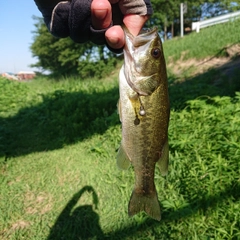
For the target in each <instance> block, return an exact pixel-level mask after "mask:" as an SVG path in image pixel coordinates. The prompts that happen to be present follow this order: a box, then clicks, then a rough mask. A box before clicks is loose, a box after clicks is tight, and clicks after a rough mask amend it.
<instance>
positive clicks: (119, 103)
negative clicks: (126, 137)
mask: <svg viewBox="0 0 240 240" xmlns="http://www.w3.org/2000/svg"><path fill="white" fill-rule="evenodd" d="M117 110H118V114H119V119H120V121H121V122H122V111H121V102H120V99H119V100H118V103H117Z"/></svg>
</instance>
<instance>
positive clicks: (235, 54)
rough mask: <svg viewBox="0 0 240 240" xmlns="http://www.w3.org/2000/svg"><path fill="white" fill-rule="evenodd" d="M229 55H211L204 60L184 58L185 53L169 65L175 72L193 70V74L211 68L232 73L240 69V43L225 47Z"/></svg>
mask: <svg viewBox="0 0 240 240" xmlns="http://www.w3.org/2000/svg"><path fill="white" fill-rule="evenodd" d="M225 51H226V53H227V57H215V56H214V57H210V58H205V59H203V60H200V61H199V60H197V59H189V60H183V58H184V54H183V55H182V57H181V58H180V59H179V60H178V61H177V62H174V63H173V62H171V63H170V64H168V67H169V68H170V69H171V70H172V71H173V73H174V74H180V73H183V72H184V71H189V70H192V74H193V75H195V74H200V73H203V72H206V71H207V70H208V69H210V68H218V69H221V71H222V72H223V74H232V73H233V72H234V70H235V69H240V44H235V45H231V46H229V47H227V48H226V49H225Z"/></svg>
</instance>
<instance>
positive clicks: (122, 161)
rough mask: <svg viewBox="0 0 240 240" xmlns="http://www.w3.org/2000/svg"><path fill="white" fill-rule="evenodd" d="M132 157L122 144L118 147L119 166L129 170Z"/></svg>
mask: <svg viewBox="0 0 240 240" xmlns="http://www.w3.org/2000/svg"><path fill="white" fill-rule="evenodd" d="M130 161H131V160H130V158H129V157H128V155H127V153H126V152H125V150H124V148H123V146H122V144H121V146H120V148H119V149H118V153H117V166H118V167H119V168H120V169H122V170H127V169H128V168H129V166H130Z"/></svg>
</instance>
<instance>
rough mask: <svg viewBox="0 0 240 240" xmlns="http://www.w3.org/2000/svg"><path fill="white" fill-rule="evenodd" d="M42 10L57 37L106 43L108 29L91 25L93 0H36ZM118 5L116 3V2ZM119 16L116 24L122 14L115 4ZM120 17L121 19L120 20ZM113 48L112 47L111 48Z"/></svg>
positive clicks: (50, 29)
mask: <svg viewBox="0 0 240 240" xmlns="http://www.w3.org/2000/svg"><path fill="white" fill-rule="evenodd" d="M35 2H36V4H37V6H38V8H39V10H40V11H41V12H42V14H43V17H44V21H45V23H46V25H47V27H48V29H49V31H50V32H51V33H52V34H53V35H54V36H56V37H60V38H64V37H68V36H70V38H71V39H72V40H73V41H75V42H78V43H83V42H86V41H92V42H93V43H95V44H106V40H105V32H106V30H107V29H108V28H109V27H111V26H112V25H113V24H110V26H109V27H108V28H106V29H101V30H96V29H94V28H93V27H92V26H91V3H92V0H72V1H58V0H56V1H55V2H54V1H49V0H48V1H46V0H45V2H44V1H43V0H35ZM115 5H116V4H115ZM113 11H115V14H114V15H113V16H117V17H118V19H117V22H116V24H119V23H120V22H121V21H122V14H121V11H120V9H119V8H118V6H117V5H116V6H113ZM119 19H120V20H119ZM111 50H112V49H111Z"/></svg>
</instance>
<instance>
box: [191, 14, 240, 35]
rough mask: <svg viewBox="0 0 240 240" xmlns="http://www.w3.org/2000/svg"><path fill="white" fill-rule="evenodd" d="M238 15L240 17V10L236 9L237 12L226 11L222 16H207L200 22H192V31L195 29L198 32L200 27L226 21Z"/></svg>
mask: <svg viewBox="0 0 240 240" xmlns="http://www.w3.org/2000/svg"><path fill="white" fill-rule="evenodd" d="M239 17H240V11H237V12H233V13H228V14H225V15H222V16H218V17H214V18H209V19H207V20H203V21H200V22H193V23H192V31H193V30H196V32H199V31H200V29H201V28H205V27H209V26H212V25H215V24H219V23H224V22H228V21H230V20H234V19H236V18H239Z"/></svg>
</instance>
